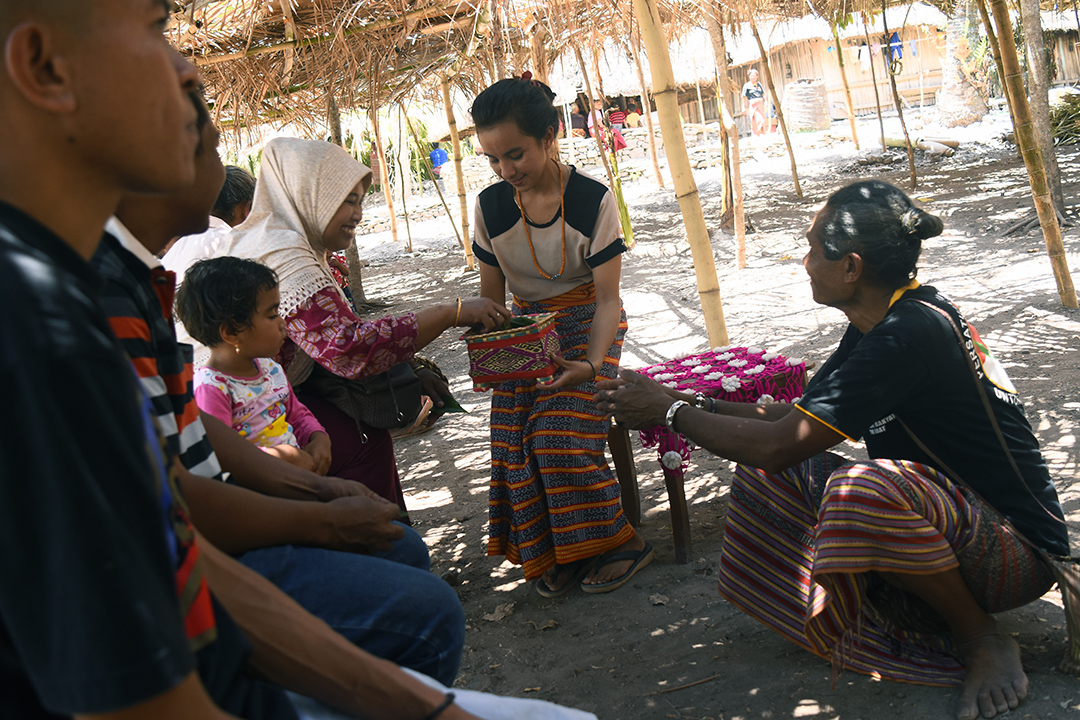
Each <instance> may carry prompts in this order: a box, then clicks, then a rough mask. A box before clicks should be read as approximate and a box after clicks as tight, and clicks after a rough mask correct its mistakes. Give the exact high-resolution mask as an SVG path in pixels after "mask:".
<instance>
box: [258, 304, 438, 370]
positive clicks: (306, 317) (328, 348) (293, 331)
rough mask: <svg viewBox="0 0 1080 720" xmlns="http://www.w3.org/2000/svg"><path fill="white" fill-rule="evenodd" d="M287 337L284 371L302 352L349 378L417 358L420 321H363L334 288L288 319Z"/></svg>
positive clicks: (404, 317)
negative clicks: (295, 356)
mask: <svg viewBox="0 0 1080 720" xmlns="http://www.w3.org/2000/svg"><path fill="white" fill-rule="evenodd" d="M285 332H286V334H287V335H288V340H286V341H285V347H283V348H282V350H281V355H279V360H280V361H281V363H282V365H285V366H286V367H288V364H289V361H290V360H292V357H293V355H294V353H295V351H296V347H300V349H302V350H303V351H304V352H306V353H307V354H308V355H310V356H311V357H312V359H314V360H315V361H316V362H317V363H319V364H320V365H322V366H323V367H324V368H326V369H327V370H329V371H330V372H332V373H334V374H335V375H339V376H341V377H346V378H357V377H367V376H369V375H377V374H378V373H381V372H386V371H387V370H389V369H390V368H391V367H393V366H394V365H397V364H398V363H400V362H404V361H406V360H411V359H412V357H413V355H415V354H416V336H417V325H416V315H414V314H413V313H406V314H405V315H402V316H400V317H384V318H382V319H381V320H374V321H370V322H369V321H364V320H361V319H360V318H358V317H356V314H355V313H354V312H353V311H352V309H351V308H350V307H349V306H348V305H347V304H346V303H345V301H344V300H343V299H342V297H341V295H339V294H338V292H337V291H336V290H334V289H333V288H323V289H322V290H319V291H318V292H317V293H315V294H314V295H312V296H311V297H310V298H308V299H307V300H305V301H304V302H303V303H301V304H300V306H299V307H298V308H296V310H294V311H293V312H291V313H289V314H288V315H287V316H286V317H285ZM294 343H295V345H294Z"/></svg>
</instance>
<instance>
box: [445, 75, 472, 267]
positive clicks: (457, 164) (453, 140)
mask: <svg viewBox="0 0 1080 720" xmlns="http://www.w3.org/2000/svg"><path fill="white" fill-rule="evenodd" d="M439 84H440V86H441V87H442V98H443V107H444V108H445V109H446V122H447V124H448V125H449V126H450V144H451V145H452V146H453V150H454V178H455V179H456V180H457V192H458V202H459V203H460V204H461V237H462V239H463V240H464V241H465V262H466V263H468V265H469V269H470V270H475V269H476V261H475V260H473V254H472V236H471V235H469V201H468V198H467V196H466V192H465V176H464V175H463V174H462V171H461V136H459V135H458V130H457V119H456V118H455V117H454V106H453V104H452V103H451V101H450V80H449V78H447V77H446V76H445V75H444V76H443V77H442V78H441V82H440V83H439Z"/></svg>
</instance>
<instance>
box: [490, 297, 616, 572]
mask: <svg viewBox="0 0 1080 720" xmlns="http://www.w3.org/2000/svg"><path fill="white" fill-rule="evenodd" d="M513 312H514V314H515V315H527V314H536V313H549V312H554V313H556V319H555V326H556V329H557V330H558V333H559V342H560V345H561V350H562V355H563V357H565V358H566V359H567V360H582V359H584V357H585V353H586V350H587V349H588V346H589V331H590V330H591V328H592V319H593V315H594V314H595V312H596V295H595V290H594V288H593V285H592V284H591V283H590V284H588V285H584V286H581V287H578V288H575V289H574V290H571V291H570V292H567V293H564V294H563V295H560V296H558V297H555V298H550V299H548V300H544V301H541V302H522V301H520V300H518V299H517V298H515V299H514V306H513ZM625 334H626V313H625V312H623V313H622V317H621V319H620V322H619V330H618V332H617V333H616V335H615V342H614V343H612V345H611V347H610V348H609V349H608V352H607V356H606V357H605V358H604V364H603V365H602V366H601V367H599V368H597V375H598V377H601V378H614V377H615V375H616V373H617V372H618V369H619V358H620V357H621V355H622V343H623V337H624V336H625ZM595 390H596V387H595V382H593V381H590V382H587V383H583V384H581V385H578V386H576V387H571V388H564V389H562V390H558V391H554V392H551V391H545V390H543V389H541V388H539V387H537V385H536V383H535V382H533V381H531V380H518V381H512V382H506V383H503V384H502V385H500V386H498V387H497V388H495V390H494V394H493V396H492V398H491V489H490V495H489V507H488V512H489V521H488V555H505V556H506V559H507V560H509V561H510V562H512V563H514V564H516V565H521V566H523V569H524V571H525V577H526V578H527V579H530V580H531V579H532V578H536V577H539V576H540V575H542V574H543V573H544V571H546V570H547V569H548V568H550V567H552V566H553V565H555V563H559V564H566V563H570V562H573V561H575V560H580V559H582V558H588V557H592V556H594V555H599V554H600V553H602V552H604V551H605V550H609V549H611V548H613V547H615V546H617V545H621V544H622V543H624V542H626V541H627V540H629V539H630V538H632V537H633V535H634V530H633V528H632V527H631V526H630V524H629V523H628V522H627V521H626V517H625V516H624V515H623V512H622V505H621V504H620V502H619V483H618V481H617V480H616V479H615V476H614V474H613V473H612V471H611V468H610V467H609V466H608V463H607V460H606V458H605V455H604V449H605V447H606V446H607V433H608V427H609V424H608V418H607V417H606V416H605V415H602V414H601V413H599V412H598V411H597V409H596V405H595V403H593V399H592V396H593V393H594V392H595Z"/></svg>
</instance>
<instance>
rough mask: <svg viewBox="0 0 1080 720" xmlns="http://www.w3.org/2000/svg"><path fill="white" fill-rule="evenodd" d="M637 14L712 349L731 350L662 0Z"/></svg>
mask: <svg viewBox="0 0 1080 720" xmlns="http://www.w3.org/2000/svg"><path fill="white" fill-rule="evenodd" d="M634 14H635V15H636V16H637V19H638V27H640V28H641V34H642V39H643V40H644V41H645V47H646V49H647V50H648V52H649V66H650V68H651V70H652V81H653V89H654V96H655V97H656V106H657V113H658V114H659V116H660V130H661V132H662V133H663V136H664V149H665V151H666V153H667V158H668V163H669V164H670V166H671V168H672V171H671V175H672V183H673V184H674V185H675V197H676V199H677V200H678V201H679V210H680V211H681V212H682V217H683V223H684V225H685V226H686V236H687V237H686V239H687V241H688V242H689V244H690V251H691V253H692V254H693V257H694V272H695V274H696V276H697V286H698V297H699V298H700V300H701V310H702V314H703V315H704V318H705V328H706V330H707V331H708V335H709V344H710V345H711V346H713V347H716V346H720V345H727V344H728V333H727V326H726V324H725V322H724V308H723V304H722V303H721V300H720V282H719V280H718V279H717V277H716V263H715V262H714V260H713V250H712V244H711V243H710V241H709V229H708V227H707V226H706V225H705V215H704V213H703V212H702V210H701V198H700V196H699V195H698V189H697V184H696V183H695V182H694V174H693V172H692V171H691V170H690V158H689V157H688V156H687V154H686V142H685V141H684V139H683V134H682V123H681V122H680V121H679V101H678V95H677V91H676V89H675V78H674V74H673V73H672V70H671V57H670V55H668V47H667V43H666V42H665V41H664V35H663V26H662V25H661V23H660V12H659V9H658V8H657V6H656V0H634Z"/></svg>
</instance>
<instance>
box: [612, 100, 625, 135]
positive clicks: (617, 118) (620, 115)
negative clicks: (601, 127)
mask: <svg viewBox="0 0 1080 720" xmlns="http://www.w3.org/2000/svg"><path fill="white" fill-rule="evenodd" d="M625 121H626V113H625V112H623V110H622V108H620V107H619V106H618V105H612V106H611V107H610V108H609V109H608V122H609V123H610V124H611V129H612V130H617V131H619V132H622V129H623V123H624V122H625Z"/></svg>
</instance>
